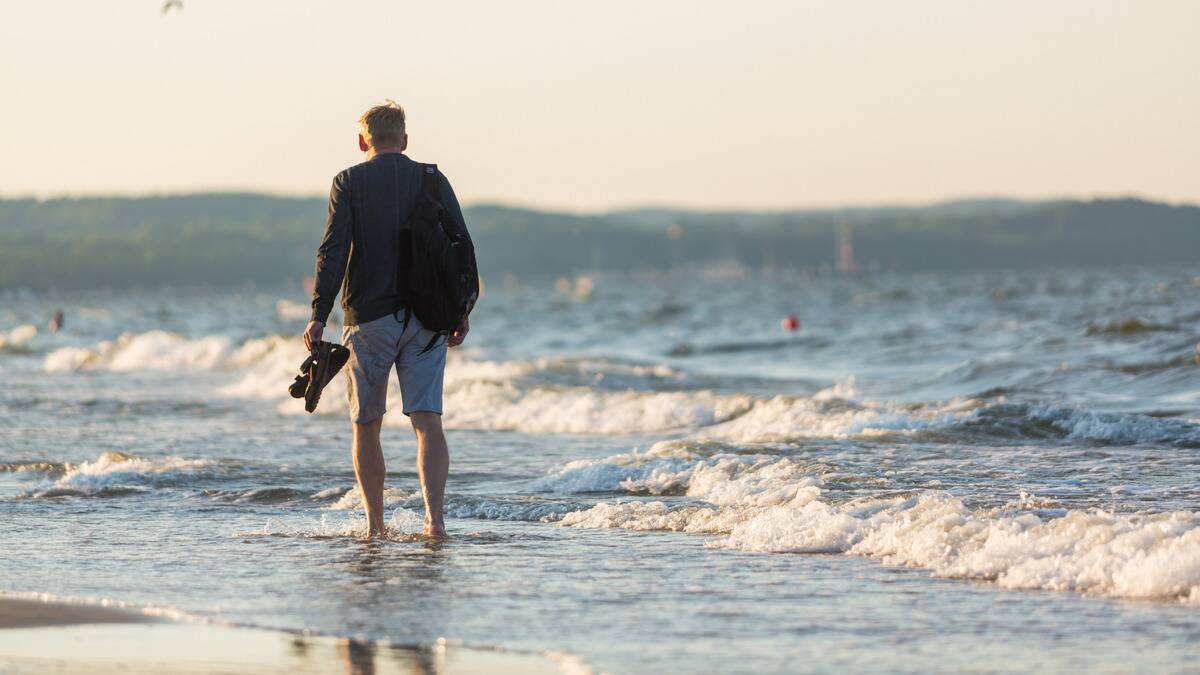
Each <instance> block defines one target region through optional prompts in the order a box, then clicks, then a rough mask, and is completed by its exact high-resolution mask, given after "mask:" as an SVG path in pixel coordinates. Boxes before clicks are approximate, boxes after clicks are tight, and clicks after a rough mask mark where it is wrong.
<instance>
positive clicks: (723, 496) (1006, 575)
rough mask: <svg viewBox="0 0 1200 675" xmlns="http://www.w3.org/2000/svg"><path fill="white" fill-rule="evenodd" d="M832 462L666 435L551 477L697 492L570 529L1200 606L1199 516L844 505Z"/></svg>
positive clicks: (890, 501)
mask: <svg viewBox="0 0 1200 675" xmlns="http://www.w3.org/2000/svg"><path fill="white" fill-rule="evenodd" d="M823 469H824V467H822V466H820V465H812V464H808V463H806V462H804V461H800V460H796V459H793V458H788V457H773V456H768V455H761V456H749V457H747V456H742V455H728V454H716V455H713V456H708V457H705V456H702V455H697V454H695V453H691V452H689V451H687V450H685V449H681V448H680V447H677V446H675V445H673V444H669V443H665V444H660V446H658V447H655V448H652V449H651V450H649V451H647V452H643V453H630V454H628V455H623V456H620V455H619V456H614V457H610V458H607V459H605V460H599V461H594V462H577V463H572V464H568V465H566V466H564V467H563V468H562V469H560V470H559V471H557V472H555V473H553V474H551V475H549V476H547V477H545V478H543V479H541V480H540V481H539V482H538V484H537V486H538V487H541V488H542V489H550V490H559V491H580V492H587V491H593V490H601V489H604V490H622V491H624V492H627V493H629V494H631V495H666V496H675V497H687V498H691V499H689V500H686V501H676V502H674V503H667V502H666V501H641V500H638V501H633V500H628V499H625V500H617V501H605V502H601V503H599V504H596V505H595V506H593V507H591V508H588V509H584V510H580V511H576V512H572V513H568V514H566V515H564V516H563V517H562V518H561V519H560V520H559V523H560V524H561V525H562V526H566V527H581V528H624V529H631V530H641V531H673V532H688V533H695V534H705V535H712V536H714V537H716V538H714V539H712V540H711V541H710V542H709V545H710V546H713V547H717V548H729V549H737V550H743V551H756V552H766V553H842V554H848V555H857V556H868V557H872V558H876V559H879V560H881V561H883V562H884V563H885V564H889V565H903V566H909V567H919V568H923V569H928V570H930V571H931V572H932V573H933V574H934V575H936V576H939V577H947V578H959V579H976V580H985V581H991V582H994V583H996V584H998V585H999V586H1001V587H1004V588H1022V589H1041V590H1064V591H1077V592H1081V593H1086V594H1092V595H1103V596H1110V597H1121V598H1144V599H1157V600H1172V601H1179V602H1184V603H1188V604H1200V517H1198V516H1197V514H1195V513H1192V512H1185V511H1178V512H1169V513H1147V514H1117V513H1111V512H1108V511H1104V510H1099V509H1092V510H1078V509H1075V510H1069V509H1032V508H1029V506H1030V504H1029V501H1030V500H1029V499H1028V498H1027V499H1026V500H1025V501H1024V502H1021V503H1018V504H1016V505H1012V508H998V509H991V510H987V509H974V508H971V507H969V506H967V505H966V504H965V503H964V502H963V501H962V500H961V499H960V498H958V497H956V496H954V495H952V494H950V493H948V492H944V491H937V490H920V491H915V492H913V493H910V494H906V495H898V496H891V495H881V496H877V497H864V498H859V499H854V500H850V501H845V502H842V503H833V502H831V501H829V498H828V496H827V494H826V492H825V490H824V480H823V478H822V477H821V475H820V473H821V471H822V470H823Z"/></svg>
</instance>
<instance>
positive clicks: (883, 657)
mask: <svg viewBox="0 0 1200 675" xmlns="http://www.w3.org/2000/svg"><path fill="white" fill-rule="evenodd" d="M735 272H736V273H731V272H730V271H729V270H719V271H717V272H714V273H712V274H707V275H706V274H703V273H688V274H683V273H680V274H662V275H640V276H636V275H635V276H628V275H625V276H622V275H605V274H597V275H592V276H589V277H587V278H583V279H575V280H560V282H559V283H557V284H555V283H531V284H526V285H519V284H508V285H506V286H505V287H500V285H499V284H496V285H494V286H495V287H494V288H489V289H488V291H487V293H486V294H485V296H484V298H483V299H482V300H481V301H480V303H479V307H478V310H477V311H476V313H475V315H474V316H473V319H472V331H471V334H470V336H469V338H468V340H467V343H466V345H464V346H463V347H462V348H460V349H457V350H454V351H453V352H452V353H451V356H450V359H449V364H448V367H447V372H446V385H445V389H446V391H445V408H446V413H445V416H444V422H445V426H446V427H447V429H448V437H449V441H450V445H451V458H452V459H451V478H450V484H449V487H448V492H449V496H448V501H447V506H446V510H447V515H448V521H447V524H448V528H449V531H450V533H451V535H452V536H451V537H450V539H449V540H448V541H446V542H444V543H440V544H433V543H429V542H426V541H423V540H422V539H421V538H420V537H417V536H414V535H415V533H416V532H418V531H419V529H420V524H421V516H422V503H421V499H420V495H419V488H418V483H417V479H416V473H415V467H414V459H413V458H414V449H415V448H414V441H413V438H412V433H411V431H410V430H409V427H408V424H407V420H406V418H405V417H404V416H403V415H402V414H400V412H399V409H400V404H399V392H398V391H397V390H396V386H395V383H394V382H393V384H392V391H391V394H390V401H389V408H390V409H391V410H392V411H393V412H392V413H390V414H389V415H388V416H387V417H386V419H385V427H384V446H385V452H386V456H387V461H388V491H387V495H386V501H387V508H388V512H389V518H390V526H391V528H392V536H391V537H390V539H389V540H387V541H384V542H377V543H367V542H364V541H362V540H361V539H360V538H359V535H361V533H362V532H363V531H364V529H365V525H364V522H363V520H362V516H361V514H360V511H359V509H360V505H361V501H360V499H359V496H358V494H357V491H356V490H355V488H354V476H353V472H352V469H351V466H350V458H349V452H348V447H349V440H350V428H349V424H348V421H347V416H346V415H347V405H346V400H345V395H346V390H345V386H344V382H343V381H342V380H341V378H340V377H339V379H338V380H336V381H335V382H334V383H332V384H331V385H330V386H329V388H328V389H327V390H326V391H325V393H324V395H323V397H322V400H321V405H320V409H319V410H318V413H317V414H315V415H308V414H306V413H305V412H304V410H303V405H302V402H301V401H297V400H295V399H291V398H290V397H288V395H287V385H288V384H289V383H290V382H291V380H292V377H293V376H294V375H295V373H296V371H297V368H298V366H299V365H300V362H301V361H302V359H303V357H304V350H303V347H302V345H301V342H300V340H299V338H298V337H297V336H298V335H299V333H300V331H301V330H302V328H303V326H304V324H305V322H306V319H307V314H308V310H307V307H306V299H305V298H304V297H303V294H302V292H299V291H298V290H295V289H291V288H282V289H271V288H266V289H264V288H242V289H237V290H219V289H158V290H139V291H100V290H95V291H88V292H80V293H74V294H67V293H61V294H34V293H27V292H12V291H10V292H6V293H4V294H3V295H0V373H2V377H3V386H0V590H6V591H11V592H19V593H45V594H49V595H51V596H55V597H68V598H77V599H85V600H87V599H90V600H108V601H116V602H120V603H126V604H130V605H133V606H151V607H156V608H160V609H165V610H167V611H172V612H178V613H181V614H183V615H186V616H189V617H193V618H198V619H202V620H203V619H211V620H215V621H227V622H232V623H240V624H249V625H256V626H264V627H276V628H283V629H289V630H312V631H316V632H319V633H322V634H330V635H342V636H354V637H362V638H366V639H373V640H379V641H383V642H389V643H394V644H402V645H430V644H434V643H435V642H436V641H438V640H439V639H445V640H447V641H450V642H451V643H459V644H466V645H478V646H485V647H501V648H506V649H511V650H519V651H532V652H551V653H554V654H558V655H570V656H569V657H564V658H565V660H564V661H563V664H564V668H575V669H582V670H586V669H589V668H591V669H595V670H597V671H607V672H747V673H749V672H755V673H757V672H809V671H816V672H822V671H831V670H837V669H852V670H860V671H870V670H878V671H891V672H903V671H908V672H929V671H962V670H976V671H1013V670H1025V669H1042V670H1064V669H1088V670H1095V671H1114V672H1120V671H1128V670H1131V669H1134V668H1137V669H1140V670H1147V671H1165V672H1170V671H1179V672H1185V671H1191V670H1193V669H1194V668H1195V664H1196V658H1197V657H1198V656H1200V646H1198V645H1200V366H1198V365H1197V363H1196V355H1197V352H1196V346H1197V341H1198V340H1200V330H1198V329H1200V277H1197V276H1196V275H1197V274H1198V273H1200V268H1143V269H1118V270H1090V271H1089V270H1082V271H1078V270H1077V271H1014V272H995V273H977V274H952V275H951V274H946V275H906V274H884V275H878V276H864V277H848V278H834V277H806V276H800V275H792V274H785V273H774V274H769V273H758V272H752V273H751V272H740V271H735ZM56 309H62V310H63V311H64V314H65V316H66V324H65V328H64V330H62V331H60V332H57V333H51V332H49V331H47V330H46V329H45V328H44V326H45V324H46V321H47V320H48V319H49V317H50V315H51V314H52V313H53V311H54V310H56ZM793 312H794V313H796V314H797V315H798V316H799V318H800V320H801V324H802V325H801V328H800V329H799V330H798V331H786V330H784V329H783V328H782V327H781V323H780V322H781V319H782V318H783V317H785V316H787V315H788V314H789V313H793ZM327 335H328V336H329V339H334V340H336V339H338V337H339V335H340V331H339V330H338V329H337V327H336V326H331V327H330V328H329V329H328V331H327Z"/></svg>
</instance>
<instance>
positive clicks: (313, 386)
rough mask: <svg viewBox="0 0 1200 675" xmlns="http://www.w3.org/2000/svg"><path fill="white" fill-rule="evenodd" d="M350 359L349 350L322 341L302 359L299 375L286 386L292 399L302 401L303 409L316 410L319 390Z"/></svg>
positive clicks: (319, 396) (319, 397) (319, 394)
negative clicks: (300, 399)
mask: <svg viewBox="0 0 1200 675" xmlns="http://www.w3.org/2000/svg"><path fill="white" fill-rule="evenodd" d="M349 358H350V350H349V349H346V348H345V347H343V346H342V345H338V344H334V343H332V342H325V341H324V340H322V341H321V342H318V343H317V344H316V345H314V346H313V352H312V353H311V354H309V355H308V356H306V357H305V358H304V363H301V364H300V374H299V375H297V376H296V380H295V381H294V382H292V383H291V384H290V385H289V386H288V393H289V394H291V395H292V398H302V399H304V409H305V410H307V411H308V412H312V411H314V410H316V409H317V401H319V400H321V390H323V389H324V388H325V386H326V385H327V384H329V382H330V381H331V380H333V377H334V376H335V375H337V374H338V371H340V370H341V369H342V366H344V365H346V361H347V360H348V359H349Z"/></svg>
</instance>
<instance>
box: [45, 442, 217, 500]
mask: <svg viewBox="0 0 1200 675" xmlns="http://www.w3.org/2000/svg"><path fill="white" fill-rule="evenodd" d="M215 465H216V462H215V461H214V460H210V459H183V458H180V457H154V458H141V457H134V456H132V455H127V454H124V453H121V452H106V453H104V454H102V455H100V456H99V457H97V458H96V459H95V460H93V461H90V462H83V463H81V464H75V465H69V466H68V467H67V468H66V470H65V471H64V472H63V474H62V476H60V477H59V478H58V479H57V480H54V481H50V480H46V481H44V482H43V483H42V484H40V485H38V486H36V487H35V488H33V489H32V490H30V491H29V492H28V493H27V496H32V497H52V496H61V495H69V494H98V493H104V492H106V491H109V492H111V491H113V490H114V489H117V488H137V487H139V486H143V485H147V484H152V483H156V482H163V481H173V480H177V479H181V478H188V477H190V476H193V475H195V474H196V473H200V472H204V471H209V470H211V469H212V468H213V467H214V466H215Z"/></svg>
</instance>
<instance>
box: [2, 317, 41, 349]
mask: <svg viewBox="0 0 1200 675" xmlns="http://www.w3.org/2000/svg"><path fill="white" fill-rule="evenodd" d="M37 334H38V328H37V326H35V325H33V324H31V323H27V324H24V325H22V326H17V327H16V328H13V329H11V330H7V331H0V351H21V350H23V349H25V345H26V344H27V343H28V342H29V341H30V340H32V339H33V338H35V337H37Z"/></svg>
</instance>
